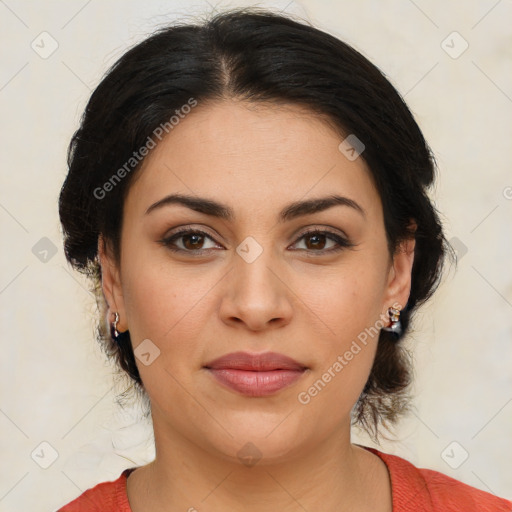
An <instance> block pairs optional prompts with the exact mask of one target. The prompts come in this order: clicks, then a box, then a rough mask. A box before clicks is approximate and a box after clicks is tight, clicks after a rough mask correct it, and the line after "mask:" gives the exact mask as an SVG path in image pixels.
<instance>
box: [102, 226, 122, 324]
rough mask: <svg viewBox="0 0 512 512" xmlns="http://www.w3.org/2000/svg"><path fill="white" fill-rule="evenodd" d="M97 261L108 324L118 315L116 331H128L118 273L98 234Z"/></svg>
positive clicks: (113, 260)
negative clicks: (99, 268)
mask: <svg viewBox="0 0 512 512" xmlns="http://www.w3.org/2000/svg"><path fill="white" fill-rule="evenodd" d="M98 260H99V263H100V266H101V288H102V290H103V295H104V296H105V300H106V301H107V305H108V312H109V315H108V317H109V322H113V316H114V315H113V314H114V312H117V313H118V314H119V321H118V323H117V330H118V331H120V332H123V331H126V330H127V329H128V322H127V318H126V310H125V304H124V297H123V290H122V286H121V278H120V271H119V268H118V265H117V264H116V262H115V259H114V257H113V254H112V251H111V249H110V245H109V243H108V242H105V239H104V238H103V236H102V235H101V234H100V236H99V238H98Z"/></svg>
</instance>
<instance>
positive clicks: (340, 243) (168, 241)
mask: <svg viewBox="0 0 512 512" xmlns="http://www.w3.org/2000/svg"><path fill="white" fill-rule="evenodd" d="M185 235H202V236H204V237H206V238H209V239H210V240H212V241H215V240H213V237H212V236H210V235H209V234H208V233H206V232H205V231H202V230H200V229H189V228H186V229H182V230H180V231H177V232H176V233H173V234H172V235H171V236H169V237H166V238H163V239H161V240H159V242H160V243H161V244H162V245H164V246H165V247H167V248H168V249H169V250H170V251H173V252H180V253H188V254H190V255H201V254H203V253H204V252H207V251H211V250H215V249H211V248H210V249H198V250H196V251H192V250H186V249H181V248H179V247H176V246H173V245H172V244H173V243H174V242H175V241H176V240H179V239H180V238H182V237H183V236H185ZM313 235H325V236H326V237H327V238H328V239H330V240H332V241H333V242H336V244H337V247H334V248H331V249H321V250H317V251H316V250H312V249H294V250H298V251H307V252H309V253H310V254H313V255H314V256H317V255H320V256H322V255H325V254H331V253H336V252H339V251H342V250H343V249H347V248H350V247H354V245H355V244H353V243H351V242H350V241H349V240H347V239H345V238H343V237H341V236H340V235H338V234H336V233H333V232H332V231H326V230H321V229H317V228H314V229H311V230H308V231H305V232H303V233H301V235H300V236H299V237H298V238H297V240H296V241H295V242H294V244H293V245H295V244H297V242H298V241H300V240H301V239H302V238H305V237H307V236H313Z"/></svg>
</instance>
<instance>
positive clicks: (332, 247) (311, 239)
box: [294, 229, 354, 255]
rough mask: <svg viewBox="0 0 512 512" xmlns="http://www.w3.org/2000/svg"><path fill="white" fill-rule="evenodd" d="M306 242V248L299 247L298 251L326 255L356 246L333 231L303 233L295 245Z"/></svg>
mask: <svg viewBox="0 0 512 512" xmlns="http://www.w3.org/2000/svg"><path fill="white" fill-rule="evenodd" d="M302 240H303V241H304V242H303V243H304V247H298V248H296V249H298V250H304V251H309V252H311V253H320V255H321V254H326V253H330V252H336V251H341V250H342V249H344V248H347V247H353V246H354V244H353V243H351V242H350V241H349V240H347V239H345V238H343V237H341V236H340V235H338V234H336V233H333V232H331V231H323V230H318V229H317V230H313V231H308V232H306V233H303V234H302V235H301V236H300V237H299V239H298V240H297V242H295V244H294V245H298V244H300V243H301V241H302Z"/></svg>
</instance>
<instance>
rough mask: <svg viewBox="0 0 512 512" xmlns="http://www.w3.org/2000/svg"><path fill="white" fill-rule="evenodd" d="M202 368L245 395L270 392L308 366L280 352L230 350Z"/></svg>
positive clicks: (285, 385)
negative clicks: (252, 352) (258, 352)
mask: <svg viewBox="0 0 512 512" xmlns="http://www.w3.org/2000/svg"><path fill="white" fill-rule="evenodd" d="M204 368H205V369H206V370H207V371H208V372H209V373H210V374H211V375H212V376H213V377H214V378H215V379H216V381H217V382H218V383H220V384H222V385H223V386H225V387H227V388H229V389H231V390H233V391H236V392H237V393H240V394H242V395H245V396H251V397H263V396H270V395H273V394H275V393H277V392H278V391H281V390H282V389H284V388H287V387H289V386H291V385H292V384H294V383H295V382H296V381H297V380H299V379H300V378H301V377H302V375H303V374H304V373H305V372H306V370H307V369H308V368H307V367H306V366H305V365H303V364H300V363H298V362H297V361H295V360H293V359H291V358H290V357H288V356H285V355H283V354H278V353H276V352H265V353H263V354H249V353H247V352H233V353H231V354H227V355H225V356H222V357H219V358H218V359H215V360H214V361H211V362H210V363H208V364H206V365H205V366H204Z"/></svg>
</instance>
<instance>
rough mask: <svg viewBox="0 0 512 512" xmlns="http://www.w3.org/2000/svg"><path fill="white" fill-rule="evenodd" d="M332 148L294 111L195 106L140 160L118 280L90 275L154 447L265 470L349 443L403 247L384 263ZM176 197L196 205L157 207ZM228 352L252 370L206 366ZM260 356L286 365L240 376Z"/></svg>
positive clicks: (366, 198)
mask: <svg viewBox="0 0 512 512" xmlns="http://www.w3.org/2000/svg"><path fill="white" fill-rule="evenodd" d="M341 142H342V138H340V136H339V135H338V134H337V133H336V132H335V131H333V130H332V128H330V127H329V126H328V125H327V124H325V123H324V122H323V121H322V120H321V119H320V118H319V117H317V116H315V115H314V114H313V113H310V112H308V111H306V110H304V109H299V108H298V107H292V106H287V107H286V108H284V107H281V108H278V107H276V106H275V105H274V106H270V107H269V106H268V105H267V106H263V105H261V104H259V105H255V104H249V103H244V102H234V101H225V102H218V103H210V104H204V105H201V103H199V105H198V106H197V107H196V108H195V109H194V111H193V112H192V113H191V114H189V115H188V116H187V117H185V118H184V119H182V120H181V121H180V122H179V124H178V125H177V126H175V127H174V128H173V130H172V131H171V132H170V134H169V135H168V136H167V137H166V138H164V139H163V141H162V142H161V143H159V144H158V146H157V147H156V148H155V149H154V150H153V151H152V153H151V154H150V155H149V156H148V157H147V159H146V161H145V162H144V164H143V167H142V169H141V171H140V175H138V177H137V180H136V181H134V182H133V184H132V186H131V188H130V190H129V193H128V195H127V198H126V202H125V209H124V220H123V229H122V236H121V264H120V267H116V266H115V264H114V263H113V260H112V259H110V258H109V256H108V254H105V253H104V252H103V249H101V252H102V254H101V261H102V265H103V289H104V292H105V295H106V298H107V301H108V303H109V304H110V307H111V311H118V312H119V314H120V322H119V324H118V328H119V330H121V331H124V330H126V329H129V331H130V335H131V339H132V343H133V347H134V349H135V353H136V355H137V357H136V361H137V366H138V369H139V372H140V375H141V378H142V381H143V383H144V386H145V389H146V391H147V393H148V394H149V397H150V399H151V404H152V414H153V421H154V428H155V436H156V440H157V443H158V440H159V439H163V438H164V437H167V438H174V439H176V438H179V439H181V440H186V441H188V442H190V443H192V444H193V445H195V446H199V447H200V448H202V449H206V450H207V451H208V452H209V453H212V454H216V455H221V456H223V457H224V458H226V459H232V460H236V458H237V457H238V458H240V457H244V453H245V452H244V450H245V451H246V452H251V450H252V451H253V452H255V453H256V454H257V456H258V457H260V456H261V457H263V459H262V460H263V461H276V460H285V459H287V458H288V459H291V458H292V457H294V456H296V455H298V454H300V453H304V450H314V449H315V448H316V447H317V446H318V445H319V444H320V443H323V442H324V441H325V440H326V439H328V438H333V436H337V437H338V438H339V436H340V435H341V436H348V433H349V426H350V411H351V409H352V407H353V406H354V404H355V403H356V401H357V399H358V397H359V395H360V393H361V391H362V389H363V387H364V384H365V382H366V381H367V378H368V375H369V372H370V369H371V366H372V363H373V359H374V356H375V352H376V346H377V341H378V331H379V329H380V328H381V327H382V326H385V325H388V324H389V320H388V317H387V314H386V312H387V309H388V307H389V306H392V305H393V304H395V306H396V305H397V304H399V305H400V306H404V305H405V304H406V302H407V298H408V296H409V290H410V274H411V267H412V260H413V247H414V242H409V243H408V245H406V246H405V247H404V248H405V250H402V251H399V252H397V254H396V255H395V256H394V259H393V258H391V256H390V255H389V253H388V251H387V243H386V235H385V230H384V222H383V212H382V204H381V201H380V198H379V195H378V192H377V190H376V189H375V188H374V185H373V182H372V179H371V175H370V172H369V170H368V168H367V167H366V165H365V163H364V161H363V160H362V159H361V158H356V159H354V155H353V154H352V153H350V152H348V153H347V152H344V151H341V150H340V149H339V148H338V146H339V145H340V143H341ZM363 142H364V141H363ZM348 156H350V157H351V158H347V157H348ZM178 195H179V196H186V197H187V198H190V199H191V200H193V201H194V202H195V203H196V205H197V206H195V207H194V206H193V205H192V203H189V206H187V205H186V204H184V203H183V202H180V201H179V200H177V199H174V200H171V199H169V200H168V201H165V198H166V197H168V196H178ZM334 196H339V197H341V198H346V199H339V200H338V201H333V202H331V201H330V199H331V198H333V197H334ZM319 199H325V200H326V202H325V203H322V202H319V203H314V202H313V203H310V202H311V201H318V200H319ZM105 200H108V198H106V199H105ZM203 201H204V202H205V203H203ZM206 201H208V203H206ZM301 205H303V206H301ZM315 205H316V206H315ZM228 214H229V215H228ZM185 229H186V230H187V231H189V233H188V234H183V233H181V234H176V233H177V232H178V231H180V230H185ZM312 230H316V231H320V232H321V233H316V234H315V233H313V234H311V233H310V234H307V231H312ZM174 235H176V236H174ZM345 242H347V245H345ZM107 262H108V263H110V265H107ZM233 352H245V353H246V355H248V356H249V357H248V360H245V359H243V360H242V359H240V358H239V357H236V358H235V361H231V362H229V361H228V362H227V363H225V364H219V365H218V366H216V367H215V365H210V363H212V361H214V360H216V359H218V358H219V357H221V356H225V355H227V354H230V353H233ZM267 352H273V353H278V354H281V355H284V356H287V357H289V358H292V359H293V360H294V361H295V362H297V363H298V365H297V366H293V365H292V366H286V365H285V364H283V363H282V361H280V360H279V358H276V357H275V356H272V355H271V356H270V357H269V358H268V360H267V363H268V366H267V367H258V366H257V363H258V360H257V358H253V359H252V363H253V365H254V366H253V367H251V366H250V363H251V357H250V356H257V355H259V354H263V353H267ZM242 363H244V364H245V365H247V364H249V366H243V365H242ZM237 364H238V366H237ZM283 368H284V369H283ZM258 370H266V371H258ZM345 438H347V437H345ZM247 443H252V444H247ZM237 454H238V455H237ZM248 455H249V456H250V455H251V454H250V453H248Z"/></svg>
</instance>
